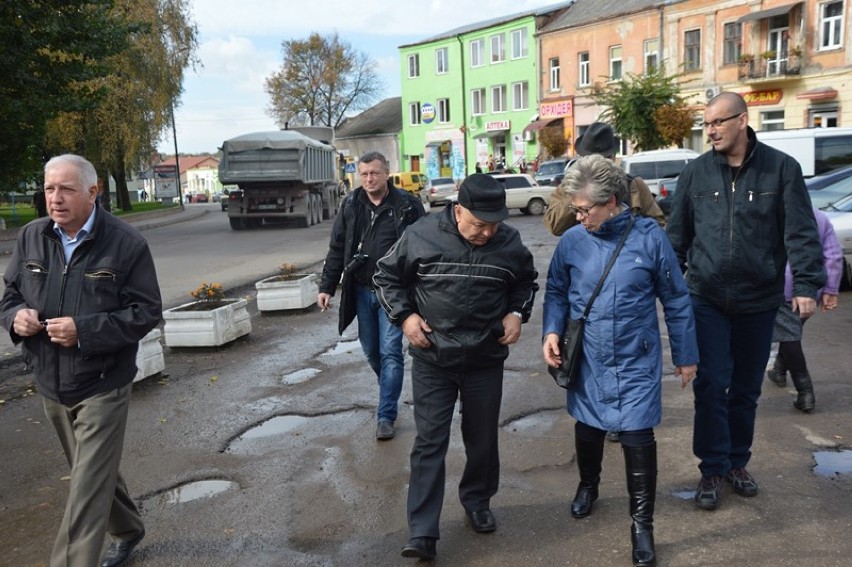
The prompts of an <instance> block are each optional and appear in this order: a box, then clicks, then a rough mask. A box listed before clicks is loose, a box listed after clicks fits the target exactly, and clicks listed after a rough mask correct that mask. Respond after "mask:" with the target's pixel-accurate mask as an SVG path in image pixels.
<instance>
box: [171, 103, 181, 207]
mask: <svg viewBox="0 0 852 567" xmlns="http://www.w3.org/2000/svg"><path fill="white" fill-rule="evenodd" d="M171 106H172V137H173V138H174V140H175V183H177V196H178V203H180V210H184V206H183V191H182V190H181V187H180V160H179V158H178V145H177V128H176V127H175V105H174V103H172V105H171Z"/></svg>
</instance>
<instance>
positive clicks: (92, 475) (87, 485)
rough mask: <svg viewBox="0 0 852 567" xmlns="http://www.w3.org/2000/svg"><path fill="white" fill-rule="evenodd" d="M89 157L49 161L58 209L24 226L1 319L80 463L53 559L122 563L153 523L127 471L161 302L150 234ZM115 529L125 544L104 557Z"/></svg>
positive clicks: (54, 562) (57, 565) (71, 563)
mask: <svg viewBox="0 0 852 567" xmlns="http://www.w3.org/2000/svg"><path fill="white" fill-rule="evenodd" d="M97 182H98V179H97V174H96V173H95V168H94V167H93V166H92V164H91V163H89V162H88V161H87V160H85V159H83V158H82V157H80V156H76V155H71V154H65V155H61V156H57V157H55V158H53V159H51V160H50V161H48V162H47V164H46V165H45V166H44V190H45V198H46V203H47V209H48V214H49V215H50V216H49V218H43V219H38V220H35V221H33V222H31V223H29V224H28V225H26V226H25V227H24V228H23V229H21V232H20V234H19V235H18V240H17V243H16V246H15V250H14V252H13V253H12V258H11V260H10V261H9V265H8V267H7V269H6V273H5V275H4V277H3V279H4V282H5V284H6V290H5V292H4V294H3V299H2V301H0V324H2V327H3V329H5V330H6V331H8V332H9V333H10V335H11V338H12V342H14V343H15V344H22V345H23V353H24V358H25V360H26V361H27V363H28V364H29V365H30V366H31V367H32V369H33V374H34V375H35V378H36V383H37V384H38V390H39V393H40V394H41V395H42V397H43V401H44V410H45V414H46V415H47V417H48V419H49V420H50V422H51V423H52V424H53V427H54V429H55V430H56V433H57V435H58V437H59V440H60V442H61V444H62V448H63V449H64V451H65V457H66V459H67V461H68V464H69V465H70V466H71V476H70V482H69V494H68V502H67V504H66V507H65V514H64V515H63V517H62V523H61V524H60V527H59V534H58V535H57V537H56V541H55V542H54V544H53V552H52V555H51V559H50V565H51V567H77V566H79V567H94V566H97V565H100V566H102V567H117V566H119V565H124V564H125V563H126V562H127V561H128V559H129V557H130V554H131V552H132V551H133V548H134V547H135V546H136V545H137V544H138V543H139V541H140V540H141V539H142V538H143V537H144V536H145V526H144V524H143V523H142V518H141V516H140V515H139V511H138V510H137V509H136V506H135V505H134V503H133V499H132V498H131V497H130V495H129V494H128V491H127V487H126V486H125V483H124V480H123V479H122V477H121V475H120V474H119V472H118V470H119V463H120V462H121V453H122V450H123V447H124V432H125V427H126V424H127V412H128V409H129V407H130V395H131V388H132V384H131V383H132V381H133V378H134V377H135V376H136V372H137V368H136V352H137V349H138V344H139V341H140V340H141V339H142V338H143V337H144V336H145V335H146V334H147V333H148V331H150V330H151V329H153V328H154V327H156V326H157V324H158V323H159V322H160V318H161V315H162V305H161V301H160V289H159V287H158V284H157V274H156V271H155V270H154V261H153V259H152V258H151V253H150V251H149V249H148V244H147V242H145V239H144V238H142V236H141V235H140V234H139V233H138V232H137V231H136V230H135V229H134V228H133V227H131V226H130V225H129V224H127V223H125V222H124V221H122V220H119V219H117V218H116V217H114V216H112V215H111V214H110V213H108V212H106V211H104V210H103V209H102V208H100V206H98V205H97V204H96V203H97V197H98V183H97ZM107 532H109V533H110V535H111V536H113V538H115V540H116V541H115V542H114V543H112V544H111V545H110V547H109V549H108V550H107V553H106V555H105V556H104V557H103V558H102V560H99V557H100V555H101V551H102V548H103V543H104V538H105V536H106V533H107Z"/></svg>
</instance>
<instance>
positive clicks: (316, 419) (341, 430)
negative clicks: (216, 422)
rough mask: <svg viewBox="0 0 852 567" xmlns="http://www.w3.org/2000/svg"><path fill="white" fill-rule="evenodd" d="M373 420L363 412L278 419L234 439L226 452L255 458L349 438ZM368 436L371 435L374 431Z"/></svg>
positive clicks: (251, 429) (294, 416) (358, 410)
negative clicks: (294, 446)
mask: <svg viewBox="0 0 852 567" xmlns="http://www.w3.org/2000/svg"><path fill="white" fill-rule="evenodd" d="M371 418H372V412H371V411H369V410H361V409H354V410H353V409H349V410H345V411H340V412H337V413H329V414H322V415H313V416H306V415H294V414H288V415H278V416H275V417H272V418H269V419H267V420H266V421H264V422H262V423H259V424H257V425H255V426H253V427H250V428H249V429H247V430H246V431H244V432H243V433H241V434H240V435H238V436H237V437H235V438H234V439H232V440H231V441H230V442H229V443H228V444H227V445H226V446H225V449H224V452H226V453H234V454H256V453H258V452H263V451H266V450H270V449H272V448H273V447H274V448H280V446H281V445H282V444H285V445H286V444H292V443H293V442H294V441H296V442H297V443H305V442H308V440H310V439H314V438H318V437H323V436H334V437H340V436H343V437H348V436H351V435H352V434H353V433H355V432H356V431H357V430H358V429H359V428H362V427H363V426H364V423H365V421H368V420H370V419H371ZM365 431H367V430H365ZM365 434H366V433H365ZM369 434H372V430H370V431H369Z"/></svg>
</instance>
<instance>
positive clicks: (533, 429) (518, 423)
mask: <svg viewBox="0 0 852 567" xmlns="http://www.w3.org/2000/svg"><path fill="white" fill-rule="evenodd" d="M564 414H565V411H564V410H556V411H544V412H538V413H534V414H531V415H527V416H524V417H521V418H519V419H515V420H513V421H510V422H509V423H507V424H505V425H504V426H503V429H504V430H505V431H508V432H509V433H514V434H516V435H521V436H523V437H536V438H551V439H560V438H563V437H565V436H564V435H560V434H558V433H556V432H555V431H554V429H556V428H557V426H558V424H559V423H560V422H561V421H562V419H563V417H564Z"/></svg>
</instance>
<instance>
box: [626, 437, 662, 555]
mask: <svg viewBox="0 0 852 567" xmlns="http://www.w3.org/2000/svg"><path fill="white" fill-rule="evenodd" d="M622 450H623V451H624V465H625V468H626V470H627V491H628V493H629V494H630V516H631V517H632V518H633V525H632V527H631V529H630V540H631V542H632V544H633V565H634V566H635V567H652V566H653V565H656V562H657V554H656V551H655V550H654V502H655V501H656V499H657V444H656V443H654V444H652V445H648V446H645V447H622Z"/></svg>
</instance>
